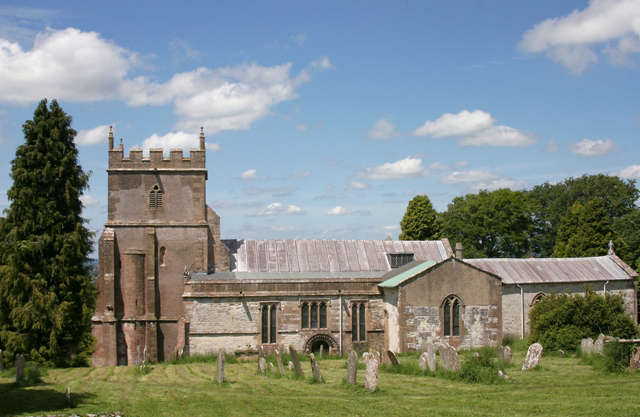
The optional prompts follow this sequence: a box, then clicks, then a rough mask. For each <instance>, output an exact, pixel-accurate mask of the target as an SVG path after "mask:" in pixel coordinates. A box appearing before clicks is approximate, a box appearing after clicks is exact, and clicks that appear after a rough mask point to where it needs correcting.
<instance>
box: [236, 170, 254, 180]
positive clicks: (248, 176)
mask: <svg viewBox="0 0 640 417" xmlns="http://www.w3.org/2000/svg"><path fill="white" fill-rule="evenodd" d="M240 179H242V180H244V181H252V180H257V179H258V175H257V170H255V169H248V170H246V171H245V172H243V173H242V174H240Z"/></svg>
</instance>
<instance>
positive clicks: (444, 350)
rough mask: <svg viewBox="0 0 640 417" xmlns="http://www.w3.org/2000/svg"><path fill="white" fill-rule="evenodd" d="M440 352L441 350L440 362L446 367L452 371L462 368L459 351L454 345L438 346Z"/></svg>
mask: <svg viewBox="0 0 640 417" xmlns="http://www.w3.org/2000/svg"><path fill="white" fill-rule="evenodd" d="M438 352H440V364H441V365H442V367H443V368H444V369H448V370H450V371H459V370H460V359H458V351H456V348H454V347H453V346H445V345H440V346H438Z"/></svg>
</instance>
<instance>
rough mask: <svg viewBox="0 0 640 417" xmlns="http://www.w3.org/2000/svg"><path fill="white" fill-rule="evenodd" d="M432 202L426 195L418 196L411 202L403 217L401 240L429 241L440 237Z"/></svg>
mask: <svg viewBox="0 0 640 417" xmlns="http://www.w3.org/2000/svg"><path fill="white" fill-rule="evenodd" d="M437 215H438V212H437V211H436V210H435V209H434V208H433V205H432V204H431V200H429V197H427V196H426V195H417V196H415V197H413V199H412V200H411V201H409V205H408V206H407V211H406V212H405V213H404V216H403V217H402V221H401V222H400V227H401V229H402V232H401V233H400V240H429V239H435V238H437V237H438V225H437V222H436V216H437Z"/></svg>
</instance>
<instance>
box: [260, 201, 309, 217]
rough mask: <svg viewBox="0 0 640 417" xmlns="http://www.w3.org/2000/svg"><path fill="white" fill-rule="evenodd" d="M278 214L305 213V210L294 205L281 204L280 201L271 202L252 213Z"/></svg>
mask: <svg viewBox="0 0 640 417" xmlns="http://www.w3.org/2000/svg"><path fill="white" fill-rule="evenodd" d="M279 214H292V215H302V214H306V211H304V210H302V209H301V208H300V207H298V206H294V205H290V206H287V207H285V206H283V205H282V203H271V204H269V205H268V206H267V208H266V209H263V210H260V211H258V212H257V213H256V214H254V216H258V217H262V216H276V215H279Z"/></svg>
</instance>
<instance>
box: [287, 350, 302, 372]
mask: <svg viewBox="0 0 640 417" xmlns="http://www.w3.org/2000/svg"><path fill="white" fill-rule="evenodd" d="M289 354H290V355H291V360H292V361H293V367H294V368H295V370H296V374H297V375H298V376H299V377H300V378H304V372H302V365H301V364H300V359H299V358H298V352H297V351H296V348H294V347H293V345H289Z"/></svg>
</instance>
